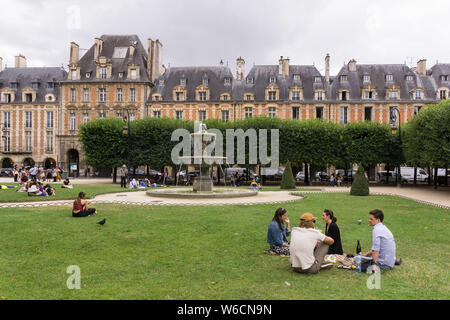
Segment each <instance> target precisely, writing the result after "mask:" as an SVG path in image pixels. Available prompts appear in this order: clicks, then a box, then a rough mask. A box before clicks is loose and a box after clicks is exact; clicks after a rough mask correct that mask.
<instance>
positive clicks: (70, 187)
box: [61, 178, 73, 189]
mask: <svg viewBox="0 0 450 320" xmlns="http://www.w3.org/2000/svg"><path fill="white" fill-rule="evenodd" d="M61 188H69V189H72V188H73V186H72V185H71V184H70V180H69V178H66V179H65V180H64V181H63V183H62V185H61Z"/></svg>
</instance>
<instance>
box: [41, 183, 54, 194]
mask: <svg viewBox="0 0 450 320" xmlns="http://www.w3.org/2000/svg"><path fill="white" fill-rule="evenodd" d="M44 190H45V192H47V195H49V196H54V195H56V193H55V191H56V190H55V188H53V187H52V186H51V185H49V184H48V183H47V184H46V185H45V186H44Z"/></svg>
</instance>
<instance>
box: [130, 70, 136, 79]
mask: <svg viewBox="0 0 450 320" xmlns="http://www.w3.org/2000/svg"><path fill="white" fill-rule="evenodd" d="M136 78H137V71H136V69H131V79H132V80H136Z"/></svg>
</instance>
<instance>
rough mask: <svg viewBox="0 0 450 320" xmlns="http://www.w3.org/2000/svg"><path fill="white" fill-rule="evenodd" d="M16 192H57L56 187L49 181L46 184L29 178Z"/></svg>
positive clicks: (32, 193) (29, 193) (38, 194)
mask: <svg viewBox="0 0 450 320" xmlns="http://www.w3.org/2000/svg"><path fill="white" fill-rule="evenodd" d="M16 192H27V193H28V195H29V196H43V197H46V196H54V195H55V194H56V192H55V188H53V187H52V186H51V185H49V184H48V183H47V184H46V185H45V186H44V185H42V183H41V182H40V181H35V180H29V181H28V182H26V183H24V184H22V186H21V187H20V188H19V189H18V190H16Z"/></svg>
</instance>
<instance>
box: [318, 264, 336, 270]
mask: <svg viewBox="0 0 450 320" xmlns="http://www.w3.org/2000/svg"><path fill="white" fill-rule="evenodd" d="M331 268H333V264H332V263H323V264H322V265H321V266H320V271H322V270H330V269H331Z"/></svg>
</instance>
